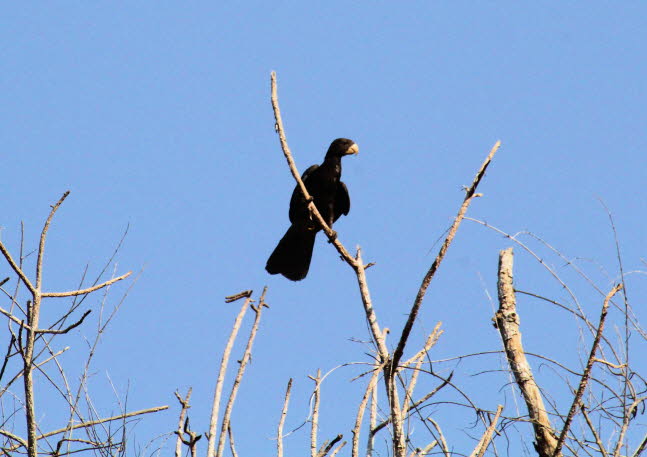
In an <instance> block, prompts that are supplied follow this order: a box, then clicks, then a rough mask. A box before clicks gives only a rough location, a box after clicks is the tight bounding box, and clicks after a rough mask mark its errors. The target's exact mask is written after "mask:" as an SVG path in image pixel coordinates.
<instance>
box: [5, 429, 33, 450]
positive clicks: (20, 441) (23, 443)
mask: <svg viewBox="0 0 647 457" xmlns="http://www.w3.org/2000/svg"><path fill="white" fill-rule="evenodd" d="M0 435H3V436H6V437H7V438H9V439H10V440H13V441H17V442H18V444H20V445H21V446H22V447H24V448H27V441H25V440H24V439H22V438H21V437H19V436H18V435H14V434H13V433H11V432H10V431H8V430H2V429H0Z"/></svg>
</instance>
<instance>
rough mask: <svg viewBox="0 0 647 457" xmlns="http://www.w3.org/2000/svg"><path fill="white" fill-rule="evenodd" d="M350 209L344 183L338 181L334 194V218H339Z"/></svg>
mask: <svg viewBox="0 0 647 457" xmlns="http://www.w3.org/2000/svg"><path fill="white" fill-rule="evenodd" d="M349 211H350V196H349V195H348V188H347V187H346V184H344V183H343V182H342V181H339V185H338V186H337V193H336V194H335V220H337V219H339V218H340V217H341V215H342V214H344V215H346V214H348V212H349Z"/></svg>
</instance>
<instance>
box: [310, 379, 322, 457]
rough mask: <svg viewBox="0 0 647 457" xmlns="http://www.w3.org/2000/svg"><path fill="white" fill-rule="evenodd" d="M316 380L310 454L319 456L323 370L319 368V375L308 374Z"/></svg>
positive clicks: (315, 456) (314, 456) (313, 456)
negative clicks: (318, 434)
mask: <svg viewBox="0 0 647 457" xmlns="http://www.w3.org/2000/svg"><path fill="white" fill-rule="evenodd" d="M308 377H309V378H310V379H312V380H313V381H314V382H315V388H314V391H313V393H312V396H313V397H314V406H313V408H312V419H311V421H310V423H311V425H312V426H311V427H310V456H311V457H317V429H318V428H319V402H320V386H321V370H317V376H316V377H314V378H313V377H312V376H308Z"/></svg>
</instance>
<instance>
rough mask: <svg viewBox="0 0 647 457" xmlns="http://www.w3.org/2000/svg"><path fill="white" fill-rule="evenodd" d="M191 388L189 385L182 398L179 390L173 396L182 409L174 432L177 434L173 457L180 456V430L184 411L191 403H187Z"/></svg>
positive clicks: (182, 424)
mask: <svg viewBox="0 0 647 457" xmlns="http://www.w3.org/2000/svg"><path fill="white" fill-rule="evenodd" d="M192 390H193V389H192V388H191V387H189V390H188V391H187V393H186V397H184V398H182V397H181V396H180V394H179V392H177V391H176V392H175V398H177V401H179V402H180V405H181V406H182V410H181V411H180V420H179V422H178V424H177V431H176V432H175V433H176V434H177V441H176V442H175V457H182V430H183V428H184V420H185V417H186V413H187V411H188V410H189V408H190V407H191V405H189V400H190V399H191V392H192Z"/></svg>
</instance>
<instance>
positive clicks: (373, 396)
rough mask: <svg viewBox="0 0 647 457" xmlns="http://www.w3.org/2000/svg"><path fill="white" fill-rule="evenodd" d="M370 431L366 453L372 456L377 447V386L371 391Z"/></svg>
mask: <svg viewBox="0 0 647 457" xmlns="http://www.w3.org/2000/svg"><path fill="white" fill-rule="evenodd" d="M369 425H370V428H369V431H368V441H367V443H366V455H367V456H368V457H370V456H371V455H373V448H374V447H375V432H374V431H373V430H375V427H376V425H377V386H374V387H373V390H372V392H371V415H370V417H369Z"/></svg>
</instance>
